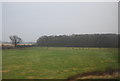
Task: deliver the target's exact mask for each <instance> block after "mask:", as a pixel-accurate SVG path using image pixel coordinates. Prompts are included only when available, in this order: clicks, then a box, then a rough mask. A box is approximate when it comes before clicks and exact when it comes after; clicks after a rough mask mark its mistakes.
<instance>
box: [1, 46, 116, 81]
mask: <svg viewBox="0 0 120 81" xmlns="http://www.w3.org/2000/svg"><path fill="white" fill-rule="evenodd" d="M2 54H3V71H2V72H3V79H66V78H68V77H70V76H73V75H76V74H79V73H84V72H92V71H104V70H106V69H116V68H118V63H117V62H118V51H117V49H116V48H72V47H49V48H47V47H32V48H21V49H8V50H3V53H2Z"/></svg>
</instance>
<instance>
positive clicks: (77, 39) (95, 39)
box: [37, 34, 120, 48]
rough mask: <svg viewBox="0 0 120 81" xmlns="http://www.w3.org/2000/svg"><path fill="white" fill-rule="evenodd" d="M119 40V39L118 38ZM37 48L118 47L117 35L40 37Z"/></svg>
mask: <svg viewBox="0 0 120 81" xmlns="http://www.w3.org/2000/svg"><path fill="white" fill-rule="evenodd" d="M119 38H120V37H119ZM37 45H38V46H47V47H49V46H51V47H110V48H114V47H115V48H116V47H118V34H72V35H59V36H53V35H51V36H42V37H40V38H39V39H38V40H37Z"/></svg>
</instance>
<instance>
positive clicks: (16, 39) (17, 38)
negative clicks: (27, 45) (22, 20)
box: [9, 35, 22, 47]
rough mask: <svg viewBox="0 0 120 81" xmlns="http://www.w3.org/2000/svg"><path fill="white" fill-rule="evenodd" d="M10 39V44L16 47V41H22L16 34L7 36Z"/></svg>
mask: <svg viewBox="0 0 120 81" xmlns="http://www.w3.org/2000/svg"><path fill="white" fill-rule="evenodd" d="M9 38H10V40H11V41H12V44H13V45H14V46H15V47H16V46H17V44H18V43H20V42H22V39H21V38H20V37H18V36H16V35H13V36H9Z"/></svg>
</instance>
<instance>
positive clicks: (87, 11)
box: [2, 2, 118, 41]
mask: <svg viewBox="0 0 120 81" xmlns="http://www.w3.org/2000/svg"><path fill="white" fill-rule="evenodd" d="M91 33H118V3H117V2H109V3H108V2H88V3H87V2H85V3H84V2H79V3H73V2H71V3H69V2H67V3H65V2H64V3H53V2H50V3H42V2H36V3H35V2H23V3H20V2H13V3H12V2H7V3H5V2H4V3H2V36H3V41H10V40H9V36H10V35H17V36H19V37H21V38H22V39H23V41H36V40H37V39H38V38H39V37H40V36H43V35H63V34H66V35H70V34H91Z"/></svg>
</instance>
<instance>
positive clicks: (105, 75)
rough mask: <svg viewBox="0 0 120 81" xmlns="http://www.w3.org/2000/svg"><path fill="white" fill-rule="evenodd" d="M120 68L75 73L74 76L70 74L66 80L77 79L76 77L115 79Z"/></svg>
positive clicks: (72, 80)
mask: <svg viewBox="0 0 120 81" xmlns="http://www.w3.org/2000/svg"><path fill="white" fill-rule="evenodd" d="M119 73H120V70H118V69H111V70H106V71H104V72H102V71H94V72H87V73H83V74H77V75H75V76H71V77H69V78H68V79H67V81H77V80H78V79H113V78H114V79H117V78H118V77H119V76H118V74H119Z"/></svg>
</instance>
